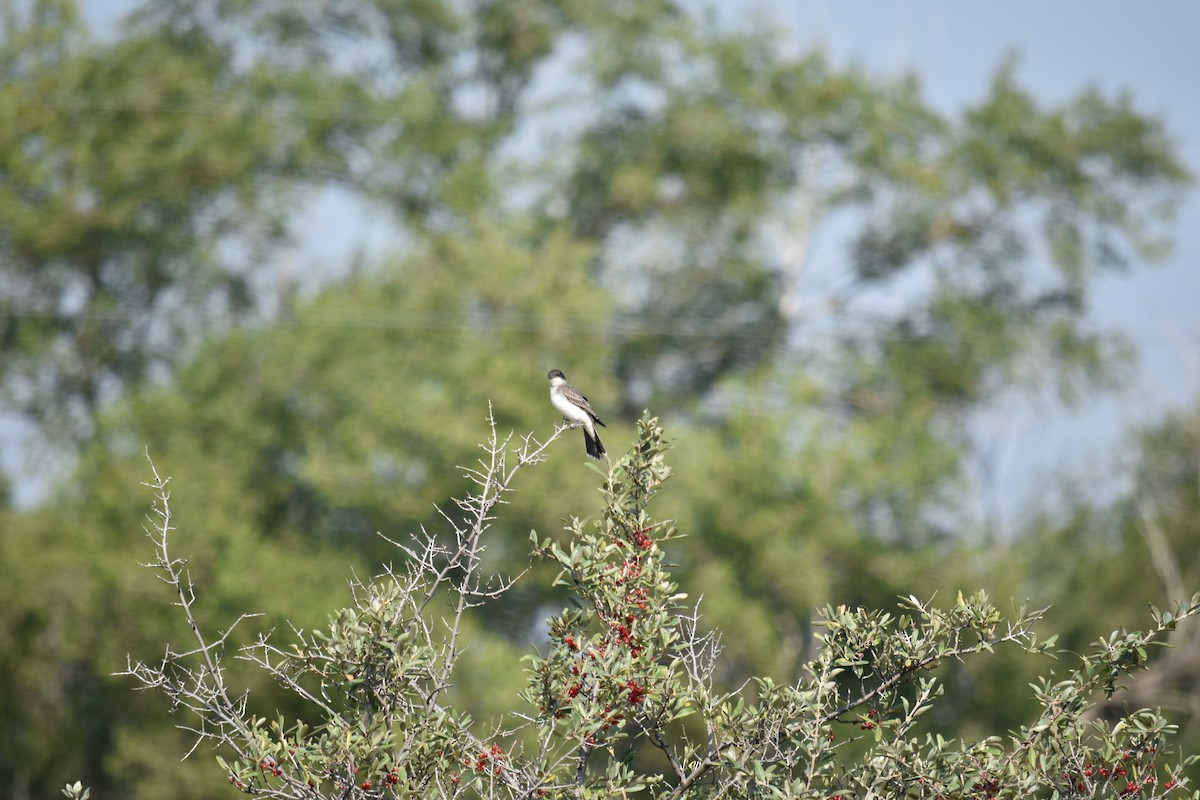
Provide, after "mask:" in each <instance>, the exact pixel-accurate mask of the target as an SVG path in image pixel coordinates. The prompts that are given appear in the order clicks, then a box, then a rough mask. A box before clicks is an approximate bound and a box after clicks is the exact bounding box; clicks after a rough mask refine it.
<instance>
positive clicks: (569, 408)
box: [546, 369, 608, 461]
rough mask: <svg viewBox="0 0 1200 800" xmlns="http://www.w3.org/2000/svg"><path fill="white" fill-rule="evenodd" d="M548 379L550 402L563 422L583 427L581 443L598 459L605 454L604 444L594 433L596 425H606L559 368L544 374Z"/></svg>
mask: <svg viewBox="0 0 1200 800" xmlns="http://www.w3.org/2000/svg"><path fill="white" fill-rule="evenodd" d="M546 377H547V378H549V379H550V403H551V404H552V405H553V406H554V408H555V409H557V410H558V412H559V413H560V414H562V417H563V422H565V423H567V424H568V425H570V426H571V427H572V428H574V427H575V426H577V425H578V426H580V427H582V428H583V443H584V446H585V447H586V448H587V454H588V456H589V457H590V458H594V459H596V460H597V461H599V460H600V459H601V458H603V457H604V456H605V453H606V451H605V450H604V444H603V443H602V442H601V441H600V436H599V435H598V434H597V433H596V426H597V425H600V426H603V427H605V428H607V427H608V426H607V425H605V424H604V423H603V422H601V421H600V418H599V417H598V416H596V412H595V411H593V410H592V404H591V403H589V402H588V399H587V398H586V397H584V396H583V394H582V393H580V391H579V390H578V389H576V388H575V387H574V386H572V385H571V384H569V383H567V378H566V376H565V375H563V373H562V370H561V369H552V370H550V372H549V373H548V374H547V375H546Z"/></svg>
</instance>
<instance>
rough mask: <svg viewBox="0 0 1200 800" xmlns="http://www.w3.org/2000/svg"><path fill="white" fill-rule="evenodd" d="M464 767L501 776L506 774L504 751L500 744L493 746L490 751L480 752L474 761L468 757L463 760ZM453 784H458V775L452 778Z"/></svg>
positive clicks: (455, 774)
mask: <svg viewBox="0 0 1200 800" xmlns="http://www.w3.org/2000/svg"><path fill="white" fill-rule="evenodd" d="M463 766H464V767H467V768H468V769H474V770H475V771H476V772H479V773H483V772H488V771H489V770H490V771H491V772H492V774H493V775H499V774H501V773H502V772H504V749H503V748H501V747H500V745H498V744H494V745H492V747H491V749H490V750H483V751H480V753H479V755H477V756H475V758H474V759H472V758H471V757H470V756H467V757H466V758H464V759H463ZM450 782H451V783H455V784H457V783H458V773H457V772H456V773H454V774H453V775H452V776H451V777H450Z"/></svg>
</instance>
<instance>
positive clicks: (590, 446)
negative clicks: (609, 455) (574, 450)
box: [583, 428, 607, 461]
mask: <svg viewBox="0 0 1200 800" xmlns="http://www.w3.org/2000/svg"><path fill="white" fill-rule="evenodd" d="M583 443H584V445H585V446H586V447H587V454H588V456H589V457H590V458H594V459H596V460H597V461H599V460H600V459H602V458H604V455H605V453H606V452H607V451H606V450H605V449H604V443H603V442H601V441H600V437H599V436H598V435H597V436H588V432H587V428H584V429H583Z"/></svg>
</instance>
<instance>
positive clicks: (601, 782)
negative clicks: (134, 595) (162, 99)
mask: <svg viewBox="0 0 1200 800" xmlns="http://www.w3.org/2000/svg"><path fill="white" fill-rule="evenodd" d="M564 430H565V429H559V430H558V431H556V432H555V437H553V438H556V437H557V436H558V435H559V434H561V433H562V432H564ZM553 438H552V439H551V440H549V441H547V442H546V443H539V442H537V441H536V440H534V439H532V438H531V437H526V438H525V439H524V442H523V444H520V445H519V446H516V447H515V448H513V449H511V450H510V449H509V447H510V442H511V436H510V437H509V438H507V439H500V438H498V437H497V436H496V435H495V433H494V432H493V435H492V438H491V439H490V440H489V441H488V443H487V444H486V445H485V446H484V448H483V450H484V456H483V458H481V459H480V461H479V466H478V468H473V469H470V470H467V474H468V475H469V477H470V478H471V480H472V482H473V483H474V484H475V486H476V489H475V490H474V491H473V492H472V493H471V494H470V495H468V496H467V497H465V498H463V499H462V500H460V501H458V507H459V508H460V509H461V510H462V511H463V512H464V519H463V521H462V522H461V523H457V524H455V523H453V522H452V521H450V520H449V518H447V522H448V523H450V528H451V530H450V531H449V532H448V535H439V534H435V533H433V534H431V533H430V532H428V531H422V532H421V533H420V534H419V535H416V536H414V537H413V539H412V542H411V544H408V545H405V544H402V543H396V545H397V546H398V547H401V548H402V549H403V550H404V551H405V552H407V553H408V555H409V560H408V562H407V563H408V566H407V567H406V568H405V570H404V571H402V572H388V573H386V574H385V575H383V576H381V577H380V578H379V579H377V580H376V581H373V582H372V583H371V584H369V585H364V584H357V585H356V593H355V594H356V596H355V604H354V606H353V607H349V608H345V609H343V610H341V611H338V612H336V613H335V614H333V615H331V617H330V619H329V624H328V626H326V627H325V628H322V629H318V630H313V631H311V632H306V631H304V630H300V629H295V630H294V638H295V643H294V644H292V645H290V646H288V647H286V648H280V647H278V646H276V645H274V644H273V643H272V642H271V640H270V639H269V638H268V637H267V636H262V637H260V638H259V640H258V641H257V643H255V644H251V645H249V646H247V647H244V648H242V657H243V658H245V659H248V660H250V661H251V662H253V663H255V664H257V665H258V666H259V667H260V668H262V669H264V670H265V671H266V672H268V673H270V674H271V675H272V676H274V678H275V679H276V680H277V681H279V682H281V683H282V684H283V685H284V686H285V687H287V689H288V690H289V691H290V692H292V693H294V694H296V695H297V696H298V697H299V698H300V699H301V700H302V701H303V704H304V706H306V708H307V711H306V715H307V716H308V721H305V720H303V718H301V719H297V720H296V721H295V722H293V723H288V722H287V721H286V720H285V719H284V718H283V717H282V716H281V717H280V718H279V719H278V720H276V721H274V722H269V721H268V719H267V718H266V717H265V716H260V715H259V712H256V711H254V710H252V709H253V707H254V698H252V697H248V696H244V695H239V694H238V693H237V692H235V691H234V690H233V689H232V687H230V686H229V685H228V684H227V682H226V673H225V670H224V668H223V665H222V655H223V654H224V652H225V642H226V638H227V636H228V632H227V633H225V634H222V635H220V636H219V637H216V638H209V637H208V636H207V634H206V633H205V632H204V631H203V630H202V629H200V628H197V627H195V620H194V617H193V611H192V609H193V606H194V604H195V600H196V598H195V597H194V596H193V595H192V594H191V589H190V584H189V582H188V581H187V578H186V576H185V573H184V571H183V569H184V567H183V565H184V562H183V561H182V560H180V559H178V558H177V557H175V556H174V555H172V553H171V550H170V541H171V539H172V538H173V536H174V530H175V529H174V526H173V518H172V515H171V511H170V506H169V494H168V493H167V490H166V486H167V482H166V481H165V480H164V479H161V478H159V477H158V476H157V473H156V474H155V481H154V482H153V484H151V485H152V487H153V488H154V490H155V491H156V493H157V497H158V502H157V503H156V506H155V519H154V527H153V528H152V529H150V531H149V532H150V536H151V539H152V540H153V541H154V543H155V546H156V548H157V551H158V557H157V561H156V563H155V564H153V565H152V566H154V567H155V568H156V569H157V570H158V571H159V572H160V574H161V576H162V577H163V578H164V580H165V582H166V583H167V584H168V585H170V586H172V587H173V588H174V590H175V592H176V593H177V596H178V599H179V603H178V606H179V607H180V608H181V609H182V610H183V613H184V615H185V616H186V617H187V619H188V621H189V623H190V624H191V625H192V627H193V631H194V633H195V638H196V642H197V644H198V647H196V648H195V649H192V650H190V651H189V652H177V651H174V650H172V649H170V648H168V651H167V654H166V656H165V657H164V658H163V660H162V661H161V662H160V663H158V664H145V663H137V664H131V666H130V669H129V671H128V673H127V674H129V675H131V676H132V677H134V678H135V679H136V680H137V681H138V682H139V683H140V684H141V685H142V686H144V687H148V688H156V689H158V690H160V691H162V692H164V693H165V694H167V695H168V696H169V697H170V698H172V700H173V701H174V703H175V704H177V705H179V706H182V707H183V709H184V710H185V711H186V712H189V714H190V716H191V717H192V719H190V720H188V721H184V722H181V723H180V725H181V727H182V728H184V729H185V730H189V731H191V732H192V733H194V734H195V735H196V736H197V737H198V742H197V743H198V744H199V743H201V742H204V741H209V742H211V743H213V744H215V745H216V746H217V747H218V749H219V750H220V751H222V755H220V756H218V758H217V762H218V766H219V768H220V769H221V770H222V772H223V773H224V774H226V775H227V776H228V780H229V782H230V783H231V784H233V785H234V786H235V787H236V788H238V789H241V790H242V791H244V792H248V793H252V794H255V795H260V796H266V797H294V796H297V795H300V796H312V797H334V796H336V797H343V798H345V797H352V798H375V797H401V796H405V797H407V796H451V797H459V796H462V797H564V798H567V797H611V796H615V795H620V796H629V795H643V796H655V797H671V798H682V797H710V796H714V797H715V796H722V797H759V796H780V797H797V798H804V797H809V798H829V797H833V796H839V797H843V798H849V797H870V796H876V797H878V796H884V797H921V798H935V797H968V796H970V797H981V798H1002V797H1013V798H1015V797H1031V796H1056V797H1118V796H1120V797H1132V796H1139V797H1166V796H1173V795H1181V793H1182V790H1183V789H1184V788H1185V787H1186V786H1187V779H1186V778H1185V777H1183V775H1182V768H1183V766H1184V765H1186V764H1188V763H1190V762H1191V761H1193V760H1194V757H1189V758H1186V759H1182V760H1181V761H1177V755H1176V753H1177V750H1176V749H1175V748H1173V747H1172V746H1171V744H1170V737H1171V736H1172V735H1173V734H1174V733H1175V730H1176V729H1175V727H1174V726H1173V725H1171V724H1170V723H1169V722H1168V721H1167V720H1166V719H1165V718H1164V717H1163V716H1162V715H1161V713H1159V712H1157V711H1153V710H1150V709H1140V710H1126V711H1124V712H1123V713H1122V714H1121V715H1120V719H1119V720H1116V721H1115V722H1113V721H1109V720H1097V719H1089V716H1088V714H1089V712H1090V710H1091V709H1092V708H1093V707H1094V706H1095V704H1096V694H1097V692H1102V693H1104V695H1105V696H1111V695H1112V693H1113V692H1114V691H1115V689H1116V686H1117V682H1118V681H1120V680H1122V679H1124V678H1125V677H1127V676H1129V675H1131V674H1132V673H1134V672H1135V671H1138V670H1140V669H1142V668H1143V667H1144V666H1145V665H1146V664H1147V662H1148V659H1149V648H1150V647H1151V646H1152V645H1155V644H1160V643H1161V637H1162V635H1163V634H1164V633H1165V632H1167V631H1170V630H1172V629H1174V628H1175V626H1176V625H1177V624H1179V623H1180V622H1182V621H1184V620H1185V619H1187V618H1189V617H1193V616H1197V615H1200V595H1197V596H1195V597H1193V598H1192V600H1191V601H1190V602H1189V603H1186V604H1183V605H1180V606H1179V607H1178V608H1177V609H1175V610H1174V611H1170V612H1159V611H1157V610H1156V611H1155V612H1154V619H1153V624H1152V626H1151V627H1150V628H1149V629H1148V630H1146V631H1145V632H1137V633H1127V632H1123V631H1115V632H1113V633H1112V634H1111V635H1109V636H1108V637H1106V638H1105V639H1103V640H1101V641H1100V642H1098V643H1097V644H1096V645H1095V646H1094V647H1093V649H1092V650H1091V651H1090V652H1089V653H1087V654H1086V655H1083V656H1081V657H1080V658H1079V665H1078V666H1077V667H1074V668H1069V669H1068V671H1067V672H1066V674H1065V675H1056V674H1055V673H1053V672H1051V673H1049V674H1048V675H1045V676H1043V677H1041V678H1040V679H1039V680H1038V681H1037V682H1036V683H1035V684H1034V685H1033V686H1032V688H1033V693H1034V697H1035V699H1036V701H1037V703H1038V705H1039V707H1040V713H1039V715H1038V717H1037V718H1036V719H1035V720H1034V721H1033V722H1032V723H1030V724H1026V725H1022V726H1021V727H1020V728H1019V729H1018V730H1016V731H1013V732H1011V733H1009V734H1007V735H1006V736H1000V735H991V736H986V737H985V738H983V739H980V740H978V741H967V740H952V739H948V738H946V737H945V736H943V735H942V734H941V733H940V732H936V731H929V730H927V729H925V730H923V729H922V727H921V722H919V721H918V720H919V718H920V717H921V716H922V715H924V714H926V712H928V711H930V710H931V709H933V707H934V706H935V704H937V703H938V702H940V701H941V699H942V695H943V691H944V687H943V685H942V682H941V680H940V679H939V677H938V672H939V669H940V668H941V667H942V666H943V665H944V664H946V663H949V662H952V661H960V660H963V659H967V658H987V657H991V656H992V655H994V653H995V651H996V649H997V648H1002V647H1014V646H1015V647H1018V648H1020V649H1021V650H1024V651H1025V652H1026V653H1030V654H1045V653H1049V652H1051V651H1052V650H1053V648H1054V644H1055V641H1054V638H1053V637H1052V638H1049V639H1039V638H1038V637H1037V635H1036V634H1035V632H1034V630H1033V626H1034V624H1035V623H1036V622H1037V621H1038V620H1039V619H1040V618H1041V617H1042V613H1043V612H1040V611H1027V610H1019V611H1018V612H1017V614H1016V616H1015V617H1013V618H1012V619H1005V618H1004V617H1003V616H1002V615H1001V614H1000V612H999V611H998V610H997V609H996V607H995V606H994V605H993V604H992V603H991V601H990V600H989V599H988V597H987V595H986V594H985V593H983V592H979V593H977V594H976V595H974V596H972V597H969V598H968V597H964V596H963V595H961V594H960V595H959V596H958V598H957V600H956V602H955V603H954V604H953V605H952V606H951V607H949V608H947V609H939V608H937V607H935V606H932V605H930V604H926V603H923V602H922V601H920V600H918V599H917V598H915V597H909V598H907V599H905V600H904V601H903V602H902V613H901V614H900V615H898V616H893V615H892V614H890V613H886V612H878V611H871V610H868V609H864V608H855V609H852V608H848V607H846V606H839V607H837V608H833V607H827V608H826V609H825V610H824V611H823V612H822V614H821V615H820V621H819V622H818V628H819V631H820V632H819V634H818V640H819V642H820V645H819V647H818V648H817V651H816V655H815V657H814V658H813V659H812V660H811V661H809V662H808V663H807V664H806V665H805V668H804V671H803V674H802V675H801V677H800V678H799V679H798V680H797V681H796V682H795V683H793V684H777V683H776V682H774V681H772V680H771V679H769V678H761V677H760V678H751V679H748V680H747V681H746V682H745V684H743V685H744V688H743V689H740V690H734V691H721V690H719V689H718V688H717V687H716V686H715V684H714V683H713V672H714V668H715V665H716V661H717V660H718V658H719V650H720V648H719V646H718V644H717V641H716V633H715V632H710V633H709V634H706V635H701V634H700V632H699V630H698V622H699V619H700V617H699V615H698V613H692V614H688V613H686V612H684V611H683V609H682V607H681V601H683V600H684V599H686V598H687V595H686V594H685V593H681V592H679V591H678V588H679V587H678V586H677V585H676V584H675V582H674V580H673V577H672V575H671V573H670V571H669V570H668V569H667V567H666V560H665V559H666V555H665V551H666V548H667V547H668V546H671V545H672V543H673V542H674V541H675V540H676V538H677V536H678V533H677V531H676V529H675V528H674V526H672V525H671V524H669V523H665V522H658V521H656V520H655V519H654V518H653V517H652V516H651V515H650V513H649V503H650V501H651V500H652V499H653V498H654V497H655V496H656V495H657V494H658V493H659V491H660V490H661V487H662V484H663V482H664V481H665V480H666V479H667V478H668V477H669V476H670V474H671V470H670V468H669V467H668V466H667V465H666V463H665V460H664V451H665V449H666V443H665V441H664V438H663V431H662V428H661V427H659V425H658V421H657V420H656V419H654V418H650V417H649V416H648V415H646V416H644V417H643V418H642V420H640V421H639V423H638V439H637V441H636V442H635V443H634V444H633V446H632V447H631V448H630V450H629V452H628V453H627V454H626V455H625V456H624V457H623V458H622V459H621V460H620V461H619V462H617V463H616V464H613V465H611V466H610V469H609V471H608V473H607V474H606V475H605V480H604V484H603V488H602V493H603V495H604V497H605V507H604V511H603V512H602V513H601V515H600V516H599V517H598V518H597V519H595V520H594V521H592V522H590V523H587V522H584V521H581V520H579V519H573V520H572V521H571V523H570V525H569V526H568V534H569V538H568V539H567V540H566V542H565V543H560V542H557V541H555V540H554V539H551V538H543V537H540V536H539V535H538V534H537V533H536V532H534V533H532V534H531V537H530V538H531V541H532V543H533V545H534V548H535V554H536V555H540V556H542V557H544V558H548V559H549V560H551V561H552V562H554V563H555V564H556V565H557V566H558V567H559V573H558V576H557V578H555V579H554V582H555V583H556V584H558V585H562V586H566V587H569V588H570V589H571V591H572V605H571V607H570V608H567V609H565V610H564V611H562V612H561V613H560V614H558V615H555V616H554V617H552V618H551V619H550V621H549V633H550V639H549V642H548V643H547V645H546V650H545V652H544V653H540V654H537V655H534V656H530V657H528V658H527V659H526V660H527V661H528V664H529V666H528V674H529V686H528V688H527V690H526V691H525V692H524V693H523V695H522V697H523V699H524V701H525V702H526V703H528V704H529V705H530V707H532V708H533V709H536V710H534V711H529V712H523V711H519V710H513V711H510V712H509V713H507V714H505V715H504V716H503V717H502V718H500V719H498V720H495V721H493V722H490V723H483V724H482V725H481V724H479V723H475V722H474V721H473V720H472V718H471V717H470V715H469V714H466V713H464V712H463V711H462V710H461V709H456V708H454V707H453V706H452V705H447V704H445V703H444V697H445V693H446V690H447V689H449V687H450V686H451V685H452V683H453V678H454V672H455V667H456V663H457V661H458V658H459V657H460V656H461V654H462V652H463V651H464V649H465V648H466V647H467V646H468V644H467V642H465V641H463V640H462V638H461V634H462V633H463V629H462V628H461V627H460V626H461V622H462V620H463V618H464V614H465V612H466V611H467V610H468V609H469V608H471V607H472V606H477V605H481V604H490V603H498V602H503V601H502V599H501V598H502V597H503V595H504V594H505V593H506V592H507V590H508V589H509V588H510V587H511V586H512V585H513V582H514V580H517V579H507V578H503V577H499V576H492V577H491V578H488V577H486V576H485V573H483V572H481V571H480V565H481V564H482V555H483V552H484V550H485V549H486V546H487V542H488V541H489V539H490V537H491V536H492V535H493V533H494V532H493V531H492V522H493V521H494V519H495V516H494V514H495V512H496V511H497V509H498V508H499V506H500V504H501V503H503V502H506V501H505V500H504V498H505V496H506V495H507V494H508V493H509V492H510V491H511V490H512V482H513V479H514V477H515V475H516V473H517V472H518V471H519V470H520V469H522V468H523V467H526V466H533V465H536V464H538V463H540V462H541V461H543V460H544V459H545V455H544V454H545V450H546V447H547V445H549V444H550V442H551V441H553ZM510 459H511V460H512V461H511V462H510ZM512 462H515V464H514V465H513V466H510V463H512ZM518 579H519V578H518ZM234 698H239V699H234ZM654 753H657V756H654V755H653V754H654ZM228 755H232V756H233V758H232V759H231V758H229V757H228Z"/></svg>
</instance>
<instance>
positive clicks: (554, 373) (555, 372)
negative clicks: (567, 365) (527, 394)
mask: <svg viewBox="0 0 1200 800" xmlns="http://www.w3.org/2000/svg"><path fill="white" fill-rule="evenodd" d="M546 378H547V379H548V380H554V379H555V378H562V379H563V380H566V378H567V376H566V375H563V374H562V370H561V369H552V370H550V372H549V373H548V374H547V375H546Z"/></svg>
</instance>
